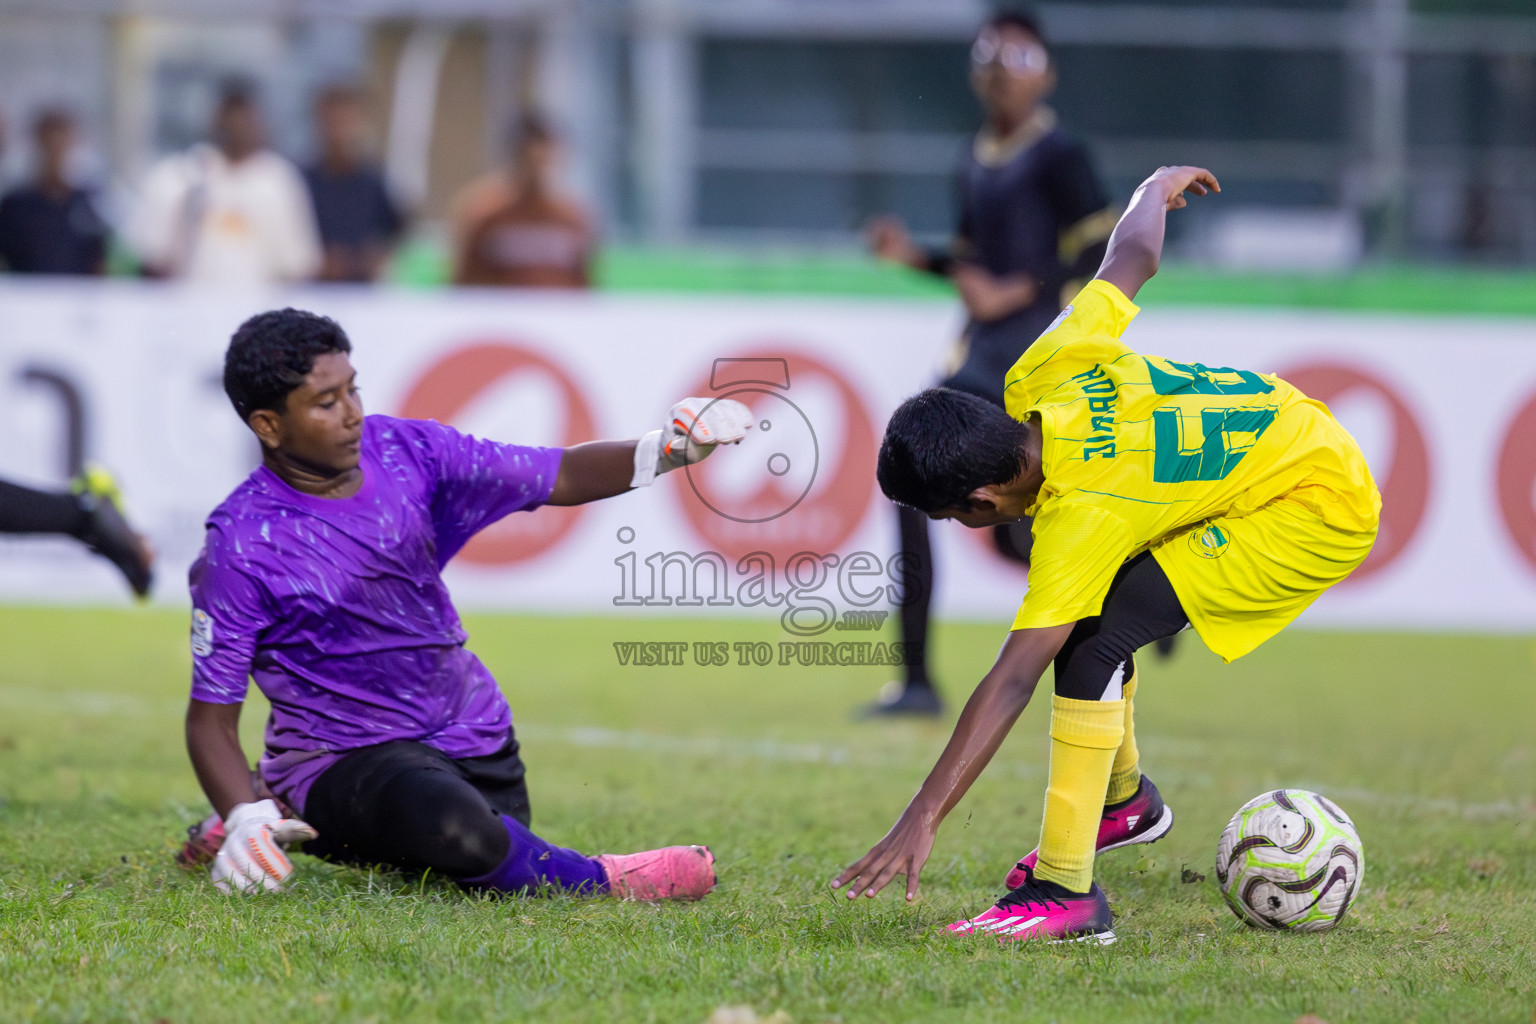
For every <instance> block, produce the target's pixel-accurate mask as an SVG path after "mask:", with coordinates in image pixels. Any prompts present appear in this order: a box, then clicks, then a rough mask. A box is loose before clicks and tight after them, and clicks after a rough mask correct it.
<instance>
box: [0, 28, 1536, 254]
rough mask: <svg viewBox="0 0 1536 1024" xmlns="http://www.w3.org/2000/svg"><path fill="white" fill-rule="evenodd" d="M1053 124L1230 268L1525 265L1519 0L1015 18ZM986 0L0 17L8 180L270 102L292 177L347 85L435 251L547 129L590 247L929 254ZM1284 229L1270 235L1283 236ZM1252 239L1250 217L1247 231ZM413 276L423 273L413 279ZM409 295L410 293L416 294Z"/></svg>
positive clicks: (1528, 223)
mask: <svg viewBox="0 0 1536 1024" xmlns="http://www.w3.org/2000/svg"><path fill="white" fill-rule="evenodd" d="M1037 9H1038V11H1039V13H1040V14H1041V15H1042V17H1043V20H1044V23H1045V26H1046V29H1047V32H1048V34H1049V36H1050V37H1051V40H1052V42H1053V44H1054V46H1055V49H1056V53H1057V56H1058V58H1059V65H1060V69H1061V86H1060V88H1059V90H1058V92H1057V95H1056V97H1055V100H1054V103H1055V105H1056V106H1057V107H1058V109H1059V110H1060V111H1061V113H1062V116H1063V120H1064V122H1065V123H1066V124H1067V125H1068V126H1069V127H1070V128H1071V129H1072V130H1074V131H1076V132H1077V133H1079V134H1080V135H1082V136H1083V137H1085V138H1086V139H1087V140H1088V141H1089V142H1090V144H1091V146H1092V148H1093V151H1094V153H1095V155H1096V157H1097V159H1098V161H1099V163H1100V165H1101V168H1102V170H1103V172H1104V173H1105V174H1106V176H1107V178H1108V179H1109V180H1110V181H1111V183H1112V184H1113V187H1114V189H1115V190H1116V192H1117V193H1120V194H1124V193H1126V192H1128V190H1129V188H1130V187H1131V186H1132V185H1133V184H1134V182H1135V181H1137V180H1139V179H1140V178H1141V177H1142V176H1143V175H1144V173H1145V172H1146V171H1147V170H1149V169H1150V168H1151V167H1154V166H1156V165H1157V164H1159V163H1164V162H1169V161H1172V160H1180V161H1195V162H1201V163H1205V164H1208V165H1210V166H1212V167H1215V168H1218V169H1220V170H1221V172H1222V176H1223V181H1224V183H1225V184H1226V185H1227V186H1228V196H1227V198H1226V200H1225V201H1224V202H1223V203H1222V204H1219V205H1218V204H1210V205H1209V206H1208V207H1207V208H1205V209H1202V210H1199V211H1192V215H1191V216H1190V217H1188V218H1184V219H1183V221H1182V222H1181V224H1180V230H1181V231H1183V232H1184V239H1183V240H1184V242H1185V244H1186V247H1188V248H1198V249H1200V250H1202V251H1204V252H1206V253H1209V254H1212V255H1213V256H1214V257H1215V258H1217V259H1218V260H1222V261H1225V262H1228V263H1231V264H1234V265H1250V266H1264V265H1266V264H1267V263H1277V262H1278V263H1280V264H1308V263H1311V264H1313V265H1316V266H1320V267H1337V266H1339V265H1344V264H1348V263H1350V262H1352V261H1353V260H1354V259H1356V258H1358V257H1360V256H1380V257H1387V258H1391V259H1401V258H1427V259H1437V260H1440V259H1465V260H1470V261H1476V262H1505V263H1514V262H1519V263H1527V264H1529V263H1533V262H1536V8H1533V6H1532V4H1531V3H1530V0H1266V2H1263V3H1246V2H1245V3H1214V2H1210V0H1206V2H1192V0H1162V2H1145V3H1109V2H1099V0H1075V2H1056V3H1042V4H1038V5H1037ZM987 10H988V5H987V4H984V3H980V2H976V0H819V2H817V3H803V2H795V0H494V2H493V0H430V2H429V0H243V2H239V3H237V2H234V0H132V2H130V0H0V111H3V113H4V114H5V115H7V120H8V121H9V122H10V124H11V125H12V126H13V130H12V132H11V135H12V139H13V145H12V146H11V147H10V148H11V151H12V152H11V153H10V154H9V156H8V157H7V158H6V160H5V162H4V164H3V165H0V166H3V167H4V169H6V170H8V171H10V173H12V174H14V173H15V172H16V171H17V170H18V169H19V166H20V165H21V163H22V162H23V161H24V153H23V152H22V149H21V147H20V146H18V145H16V144H14V143H15V141H16V136H18V135H19V134H20V133H19V132H17V131H16V130H15V127H16V126H18V125H19V124H21V123H23V122H24V119H25V117H26V115H27V113H28V112H29V111H30V110H32V109H34V108H35V107H36V106H38V105H39V104H41V103H43V102H52V101H58V100H65V101H68V102H69V103H71V104H72V105H74V106H75V107H76V108H77V109H78V110H80V111H81V112H82V114H83V116H84V119H85V122H86V124H87V127H88V129H89V130H90V134H91V136H92V138H94V139H95V140H96V142H97V144H98V147H99V152H98V153H97V156H96V170H97V172H98V173H99V174H100V175H101V176H103V177H105V176H110V177H111V178H112V179H113V180H114V181H116V182H118V183H119V184H120V185H121V186H122V187H123V188H127V187H130V186H131V185H132V183H133V182H135V181H136V180H137V179H138V176H139V175H140V174H141V173H142V171H143V169H144V168H145V167H146V166H147V165H148V164H149V162H150V161H151V160H152V159H153V158H154V157H155V156H156V155H158V154H160V153H163V152H168V151H171V150H174V149H177V148H179V147H181V146H183V145H185V144H186V143H187V142H188V141H190V140H191V139H192V138H195V137H196V136H197V134H198V133H199V132H201V131H202V129H203V126H204V124H205V123H206V109H207V106H208V104H209V103H210V102H211V97H212V95H213V92H214V90H215V87H216V84H217V83H218V81H219V80H220V79H222V78H223V77H225V76H227V75H228V74H230V73H241V74H245V75H249V76H252V77H254V78H256V79H258V80H259V81H260V82H262V83H263V86H264V95H265V99H266V102H267V105H268V108H269V112H270V117H271V120H272V122H273V127H274V136H275V141H276V142H277V144H278V147H279V148H280V149H282V150H284V151H285V152H288V153H289V154H290V155H294V156H300V157H302V156H303V155H305V153H306V152H307V150H308V147H309V145H310V142H309V138H308V116H307V105H308V101H309V97H310V95H311V93H312V92H313V90H314V89H315V88H316V87H317V86H319V85H320V84H323V83H325V82H328V81H333V80H336V79H339V78H354V79H361V80H364V81H367V82H369V83H370V84H371V85H372V87H373V90H374V92H375V93H376V94H377V95H378V97H379V100H380V105H381V108H382V109H381V110H380V112H379V113H380V116H381V122H382V124H383V125H385V126H387V130H386V131H385V132H384V133H383V134H384V136H385V137H384V138H381V140H380V142H381V151H382V152H384V153H385V154H387V156H388V158H389V160H388V163H389V170H390V172H391V175H392V177H393V179H394V181H395V184H396V186H397V187H398V188H400V189H401V190H402V191H403V192H404V194H405V195H406V196H408V197H411V198H413V199H416V200H418V201H419V207H418V208H419V211H420V213H421V217H422V223H423V224H424V225H425V226H426V227H425V228H424V229H423V237H424V238H426V239H427V241H428V243H429V244H428V249H429V251H430V248H431V244H432V242H433V239H434V238H436V237H437V236H436V235H435V234H434V232H433V230H432V225H433V224H434V223H436V222H438V221H440V219H441V217H442V215H443V213H444V210H445V208H446V204H447V202H448V197H449V196H450V195H452V193H453V192H454V191H455V189H456V188H458V187H459V186H461V185H462V184H464V183H465V182H466V181H469V180H470V179H472V178H473V177H474V176H475V175H476V174H477V173H479V172H480V171H482V170H483V169H484V168H485V167H487V166H488V165H490V164H491V163H492V162H494V160H495V159H496V157H497V154H498V153H499V151H500V148H501V145H502V143H503V132H504V131H505V125H506V124H507V122H508V121H509V120H510V118H511V116H512V114H513V113H514V112H515V111H516V110H518V109H520V108H523V107H528V106H539V107H542V108H545V109H547V110H549V111H550V112H552V113H553V115H554V116H555V117H556V119H557V120H558V121H559V122H560V123H561V124H563V125H564V126H565V128H566V130H567V132H568V133H569V135H570V138H571V142H572V151H573V157H574V166H573V168H572V171H573V176H574V178H575V179H576V182H575V183H576V184H577V185H578V186H579V187H580V188H581V189H582V190H583V191H584V192H585V193H586V194H587V195H588V196H589V197H591V199H592V201H593V203H594V205H595V206H596V208H597V209H598V210H599V212H600V214H601V216H602V218H603V220H604V222H605V223H606V224H607V225H608V232H609V236H610V237H613V238H621V239H625V240H629V241H633V242H636V243H639V244H645V245H656V244H661V243H678V242H697V241H699V240H712V241H716V242H724V243H731V244H734V243H738V242H746V243H750V244H754V245H755V244H760V243H762V242H764V241H777V242H788V243H792V244H796V245H804V244H807V243H810V244H816V245H824V244H832V245H838V246H844V247H846V246H848V245H850V244H851V243H852V241H853V238H854V235H855V233H856V232H857V230H858V228H859V227H860V225H861V224H862V223H863V222H864V221H865V219H866V218H868V217H869V216H870V215H872V214H874V213H877V212H882V211H893V212H896V213H899V214H901V215H903V216H904V217H906V218H907V219H908V220H909V222H911V223H912V224H914V225H916V226H917V227H919V228H920V229H922V230H924V231H927V232H930V233H933V234H935V235H939V234H942V233H944V232H945V231H946V230H947V228H948V225H949V223H950V204H951V187H950V169H951V166H952V164H953V161H954V159H955V156H956V152H957V149H958V147H960V146H961V145H962V144H963V143H964V140H965V139H966V138H967V137H968V135H969V134H970V133H971V132H972V131H973V130H974V128H975V124H976V120H977V114H976V110H975V107H974V104H973V102H972V100H971V98H970V96H969V94H968V92H967V86H966V76H965V70H966V47H967V44H968V41H969V39H970V37H971V34H972V33H973V32H974V30H975V28H976V26H977V24H978V22H979V21H980V20H981V19H982V18H983V17H984V15H985V13H986V11H987ZM1276 210H1279V211H1292V212H1293V213H1305V214H1306V215H1305V216H1292V217H1289V218H1287V217H1279V218H1277V217H1275V216H1273V213H1274V211H1276ZM1255 214H1257V215H1255ZM428 262H430V261H428ZM426 276H430V275H426Z"/></svg>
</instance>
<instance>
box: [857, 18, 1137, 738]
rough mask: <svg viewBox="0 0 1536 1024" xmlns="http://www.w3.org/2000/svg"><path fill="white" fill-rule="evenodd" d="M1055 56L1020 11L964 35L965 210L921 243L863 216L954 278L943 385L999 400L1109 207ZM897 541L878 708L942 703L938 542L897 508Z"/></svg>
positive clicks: (885, 251)
mask: <svg viewBox="0 0 1536 1024" xmlns="http://www.w3.org/2000/svg"><path fill="white" fill-rule="evenodd" d="M1055 87H1056V70H1055V67H1054V66H1053V64H1052V62H1051V58H1050V54H1049V52H1048V51H1047V50H1046V46H1045V37H1044V35H1043V33H1042V32H1041V29H1040V26H1039V23H1038V22H1036V21H1035V19H1034V18H1033V17H1031V16H1030V15H1028V14H1024V13H1022V12H1013V11H1008V12H1002V13H998V14H996V15H994V16H993V17H992V18H991V19H990V20H989V21H988V22H987V23H986V24H985V25H983V26H982V29H981V31H980V33H978V34H977V36H976V42H975V44H974V45H972V47H971V88H972V89H973V90H974V91H975V93H976V96H977V98H978V99H980V100H981V104H982V107H983V108H984V110H985V113H986V122H985V123H984V124H983V125H982V128H981V131H979V132H978V133H977V134H976V140H975V142H974V143H973V144H972V146H971V148H970V151H969V152H968V153H967V154H966V155H965V158H964V160H963V162H962V166H961V168H960V173H959V193H960V202H959V207H960V222H959V226H958V227H957V229H956V231H955V237H954V239H953V241H952V242H951V243H950V245H949V246H948V247H947V248H944V249H939V250H928V249H924V248H923V247H921V246H918V245H917V244H915V243H914V242H913V241H912V238H911V237H910V236H909V235H908V234H907V230H906V228H905V226H903V225H902V223H901V222H900V221H899V220H897V219H895V218H894V217H882V218H880V219H878V220H876V221H875V222H874V223H873V224H871V225H870V231H869V238H870V246H871V248H872V249H873V250H874V252H875V255H876V256H878V257H880V258H881V259H884V260H889V261H891V262H895V263H902V264H905V265H907V266H909V267H914V268H916V269H919V270H925V271H927V272H929V273H931V274H937V275H939V276H941V277H948V278H949V279H950V280H952V281H953V282H954V283H955V287H956V289H957V290H958V291H959V293H960V300H961V302H962V303H964V305H965V311H966V317H967V319H966V326H965V331H964V333H963V334H962V336H961V338H960V340H959V342H958V343H957V344H956V346H955V349H954V352H953V354H952V356H951V358H950V360H949V364H948V367H947V376H946V377H945V378H944V380H943V381H942V384H943V386H945V387H950V388H955V389H957V390H960V391H967V392H970V393H971V394H974V395H979V396H980V397H982V398H985V399H987V400H988V401H990V402H992V403H994V404H996V405H997V406H999V407H1001V406H1002V404H1003V376H1004V374H1005V373H1007V371H1008V369H1009V367H1011V366H1012V365H1013V364H1014V363H1015V362H1017V361H1018V358H1019V356H1020V355H1022V354H1023V352H1024V350H1025V349H1027V348H1028V347H1029V346H1030V344H1031V343H1032V342H1033V341H1034V340H1035V339H1036V338H1037V337H1039V336H1040V334H1041V332H1043V331H1044V330H1045V329H1046V328H1047V327H1048V326H1050V323H1051V321H1052V320H1054V319H1056V315H1057V314H1058V313H1060V312H1061V309H1062V307H1063V306H1064V305H1065V304H1066V303H1068V302H1070V301H1071V299H1072V296H1073V295H1075V294H1076V293H1077V290H1078V288H1080V287H1081V286H1082V285H1083V284H1084V283H1085V282H1086V281H1087V280H1088V279H1089V278H1091V277H1092V276H1093V273H1094V271H1095V269H1096V268H1097V267H1098V265H1099V262H1100V260H1102V259H1103V257H1104V246H1105V242H1106V240H1107V239H1108V238H1109V233H1110V231H1111V230H1113V228H1114V226H1115V211H1114V210H1112V209H1111V208H1110V206H1109V201H1108V198H1107V197H1106V194H1105V191H1104V187H1103V185H1102V184H1100V182H1099V179H1098V176H1097V175H1095V174H1094V171H1093V167H1092V166H1091V164H1090V163H1089V160H1088V153H1087V150H1086V149H1084V148H1083V146H1082V144H1081V143H1079V142H1077V141H1076V140H1075V139H1072V138H1070V137H1069V136H1067V135H1066V134H1065V133H1064V132H1062V131H1061V129H1059V128H1058V127H1056V115H1055V112H1054V111H1052V110H1051V109H1050V108H1049V107H1047V106H1045V105H1044V104H1043V102H1042V101H1043V100H1044V99H1045V98H1046V97H1047V96H1048V95H1050V93H1051V91H1052V90H1053V89H1054V88H1055ZM897 512H898V515H899V517H900V523H901V548H902V552H903V553H904V554H905V555H907V556H908V561H909V563H910V564H911V566H912V567H913V570H914V582H913V585H912V586H910V587H909V588H908V593H907V596H906V599H905V600H904V601H903V603H902V607H901V632H902V639H903V641H905V643H906V649H907V651H908V652H909V655H908V657H909V660H908V663H907V665H906V678H905V679H904V680H895V681H892V682H891V683H889V684H887V686H886V688H885V690H884V691H882V693H881V695H880V699H879V700H878V701H876V702H875V703H874V704H872V705H870V706H869V708H868V709H867V710H868V712H869V713H870V714H873V715H901V714H913V715H936V714H938V713H939V711H940V709H941V701H940V700H939V696H938V694H937V692H936V691H935V690H934V686H933V681H932V680H931V679H930V678H929V676H928V665H927V653H926V647H927V640H928V604H929V601H930V599H931V596H932V592H933V556H932V551H931V547H930V544H929V540H928V521H927V519H926V518H924V516H923V514H922V513H920V512H917V511H915V510H913V509H909V508H904V507H899V506H898V509H897ZM1029 530H1030V526H1029V520H1027V519H1026V520H1024V521H1022V522H1019V523H1015V524H1012V525H1009V526H1000V527H997V528H996V529H995V531H994V533H993V538H994V542H995V543H996V545H997V549H998V551H999V552H1000V553H1002V554H1003V555H1004V556H1006V557H1008V558H1012V559H1014V560H1016V561H1019V562H1024V563H1028V561H1029V549H1030V532H1029Z"/></svg>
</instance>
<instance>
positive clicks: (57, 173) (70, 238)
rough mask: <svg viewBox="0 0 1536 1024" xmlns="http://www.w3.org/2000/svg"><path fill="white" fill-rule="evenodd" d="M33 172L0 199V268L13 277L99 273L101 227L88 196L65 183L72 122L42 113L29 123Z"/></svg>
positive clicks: (59, 113) (103, 245) (56, 112)
mask: <svg viewBox="0 0 1536 1024" xmlns="http://www.w3.org/2000/svg"><path fill="white" fill-rule="evenodd" d="M32 132H33V136H34V138H35V139H36V141H37V173H36V176H35V177H34V178H33V179H32V180H31V181H30V182H29V183H27V184H25V185H22V186H20V187H19V188H15V189H12V190H11V191H10V192H9V193H7V194H6V196H5V198H4V199H0V264H3V265H4V267H5V269H6V270H9V271H10V272H11V273H14V274H100V273H102V272H103V271H104V270H105V268H106V257H107V225H106V222H105V221H103V220H102V219H101V215H100V214H98V213H97V212H96V205H95V203H94V202H92V200H91V194H90V193H89V192H87V191H86V190H85V189H83V188H78V187H76V186H75V185H74V184H73V183H71V181H70V176H69V160H70V155H71V154H72V153H73V152H74V148H75V136H76V133H75V119H74V117H73V115H71V114H70V113H69V112H68V111H66V110H63V109H59V108H54V109H49V110H44V111H42V112H41V113H40V114H38V115H37V118H36V120H34V121H33V123H32Z"/></svg>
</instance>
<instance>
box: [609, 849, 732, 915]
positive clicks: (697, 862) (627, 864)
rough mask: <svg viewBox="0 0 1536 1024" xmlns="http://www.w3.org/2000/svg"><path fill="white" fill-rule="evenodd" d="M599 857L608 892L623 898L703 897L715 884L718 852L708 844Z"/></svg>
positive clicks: (610, 854) (665, 898) (653, 899)
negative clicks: (606, 877)
mask: <svg viewBox="0 0 1536 1024" xmlns="http://www.w3.org/2000/svg"><path fill="white" fill-rule="evenodd" d="M596 860H597V862H598V863H599V864H601V865H602V866H603V871H604V872H606V873H607V875H608V891H609V893H611V894H612V895H614V896H616V897H618V898H619V899H621V900H641V901H645V902H651V901H655V900H701V899H703V898H704V897H705V896H707V895H708V894H709V891H710V890H711V889H713V888H714V887H715V855H714V854H713V853H710V852H709V847H707V846H664V847H662V848H661V849H659V850H645V851H643V852H641V853H603V854H599V855H598V856H597V858H596Z"/></svg>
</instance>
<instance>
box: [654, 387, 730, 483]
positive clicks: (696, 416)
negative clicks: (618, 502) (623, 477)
mask: <svg viewBox="0 0 1536 1024" xmlns="http://www.w3.org/2000/svg"><path fill="white" fill-rule="evenodd" d="M751 429H752V410H751V409H748V408H747V407H746V406H745V405H743V404H742V403H740V402H738V401H736V400H734V399H730V398H685V399H683V400H682V401H681V402H678V403H677V404H676V405H674V406H673V407H672V412H671V413H670V414H669V415H668V417H667V425H666V426H665V427H663V428H662V429H660V430H653V431H651V432H650V433H649V434H646V435H645V436H644V437H642V438H640V442H639V443H638V444H636V445H635V475H634V476H633V477H632V478H631V479H630V481H629V486H631V487H647V486H649V485H650V483H651V481H653V480H655V479H656V478H657V477H658V476H660V475H661V474H662V473H667V472H670V471H671V470H674V469H679V468H681V467H683V466H691V465H693V464H694V463H696V462H701V461H703V459H704V458H705V456H707V455H708V454H709V453H710V452H712V451H714V450H715V446H716V445H721V444H739V443H740V442H741V439H742V438H744V437H746V436H747V431H748V430H751Z"/></svg>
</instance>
